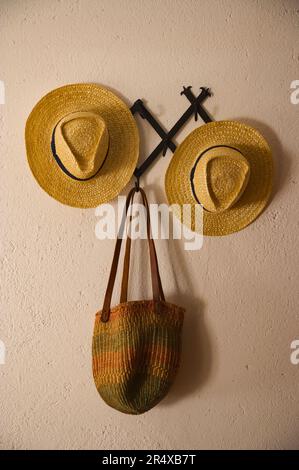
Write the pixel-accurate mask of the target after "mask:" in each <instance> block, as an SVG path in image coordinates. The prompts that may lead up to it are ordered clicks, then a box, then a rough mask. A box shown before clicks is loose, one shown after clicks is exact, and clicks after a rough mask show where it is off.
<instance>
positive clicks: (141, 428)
mask: <svg viewBox="0 0 299 470" xmlns="http://www.w3.org/2000/svg"><path fill="white" fill-rule="evenodd" d="M0 9H1V17H0V30H1V38H2V39H1V42H0V57H1V67H0V74H1V76H0V79H1V80H3V81H4V83H5V88H6V104H5V105H1V106H0V126H1V127H0V149H1V150H0V151H1V161H0V177H1V184H0V192H1V194H0V196H1V203H0V212H1V220H2V223H1V233H0V235H1V251H0V261H1V283H0V292H1V311H0V315H1V323H0V339H1V340H2V341H4V343H5V345H6V354H7V356H6V364H5V365H1V364H0V448H3V449H11V448H16V449H23V448H29V449H32V448H39V449H40V448H53V449H54V448H56V449H65V448H67V449H73V448H80V449H87V448H93V449H101V448H106V449H107V448H108V449H109V448H110V449H117V448H122V449H126V448H136V449H137V448H148V449H149V448H153V449H159V448H164V449H177V448H183V449H191V448H299V422H298V412H299V380H298V379H299V366H297V367H296V366H294V365H292V364H291V363H290V343H291V341H292V340H293V339H295V338H296V337H297V338H298V337H299V322H298V315H299V306H298V303H299V302H298V301H299V299H298V268H299V254H298V253H299V250H298V233H299V225H298V216H299V204H298V178H299V164H298V160H299V159H298V148H299V145H298V144H299V139H298V116H299V105H297V106H296V105H292V104H291V102H290V83H291V81H292V80H295V79H299V67H298V66H299V30H298V27H299V5H298V1H296V0H289V1H287V0H285V1H278V0H275V1H273V0H264V1H259V0H255V1H254V0H251V1H245V0H242V1H241V0H218V1H216V0H201V1H200V2H199V1H195V0H194V1H193V0H180V1H178V0H172V1H170V0H148V1H145V0H126V1H125V0H120V1H117V0H100V1H96V0H61V1H59V0H43V1H38V0H2V1H1V3H0ZM82 81H83V82H86V81H90V82H98V83H102V84H104V85H106V86H109V87H111V88H112V89H114V90H117V91H118V92H119V93H120V94H121V95H122V96H123V97H125V99H126V100H127V102H128V104H130V103H132V102H133V101H134V100H135V99H137V98H139V97H140V98H144V99H146V100H147V102H148V104H149V106H150V108H151V109H152V111H153V112H154V113H155V115H157V116H158V117H159V118H160V120H161V121H162V122H163V123H164V124H165V125H166V126H168V127H170V126H171V125H172V123H173V122H174V121H175V120H176V118H177V117H178V116H179V115H180V114H181V113H182V112H183V111H184V110H185V109H186V106H187V103H186V100H185V98H184V97H180V96H179V91H180V90H181V87H182V85H188V84H192V85H193V86H194V87H195V91H196V89H197V88H198V87H199V86H202V85H205V86H210V87H211V88H212V90H213V92H214V96H213V98H211V99H210V100H209V101H208V102H207V108H208V110H209V111H210V112H211V114H212V115H213V116H214V118H215V119H225V118H232V119H240V120H243V121H245V122H249V123H251V124H253V125H254V126H256V127H257V128H258V129H260V130H261V131H262V132H263V133H264V135H265V137H266V138H267V139H268V140H269V142H270V144H271V145H272V147H273V151H274V158H275V162H276V182H275V192H274V195H273V200H272V202H271V205H270V206H269V208H268V209H267V210H266V212H265V213H264V214H263V215H262V216H261V217H260V218H259V219H258V220H257V221H256V222H255V223H254V224H252V225H251V226H250V227H248V228H247V229H245V230H243V231H242V232H239V233H237V234H235V235H231V236H228V237H225V238H218V239H217V238H211V239H206V240H205V242H204V247H203V249H202V250H201V251H199V252H197V253H192V252H186V251H184V250H183V242H182V241H170V242H166V241H161V243H158V252H159V257H160V260H161V261H160V263H161V272H162V275H163V281H164V284H165V291H166V294H167V297H168V299H169V300H171V301H174V302H177V303H180V304H183V305H185V306H186V307H187V309H188V313H187V317H186V323H185V334H184V354H183V362H182V367H181V371H180V374H179V376H178V379H177V382H176V384H175V386H174V388H173V390H172V392H171V393H170V394H169V396H168V397H167V398H166V399H165V400H164V401H163V402H162V403H161V404H160V405H159V406H158V407H156V408H155V409H153V410H152V411H150V412H149V413H147V414H145V415H142V416H140V417H132V416H126V415H122V414H119V413H117V412H116V411H114V410H112V409H110V408H108V407H107V406H106V405H105V404H104V403H103V402H102V400H101V399H100V397H99V396H98V394H97V391H96V388H95V386H94V384H93V379H92V374H91V358H90V343H91V335H92V328H93V321H94V313H95V312H96V311H97V310H98V309H99V308H100V306H101V303H102V299H103V294H104V290H105V286H106V282H107V276H108V271H109V268H110V261H111V255H112V250H113V247H114V242H113V241H98V240H97V239H96V237H95V234H94V229H95V224H96V221H97V219H96V217H95V213H94V210H92V209H91V210H79V209H73V208H70V207H66V206H63V205H61V204H59V203H58V202H56V201H55V200H53V199H51V198H50V197H49V196H48V195H47V194H45V193H44V192H43V191H42V190H41V189H40V188H39V186H38V185H37V183H36V182H35V180H34V179H33V177H32V175H31V173H30V170H29V168H28V165H27V161H26V155H25V146H24V125H25V121H26V118H27V116H28V114H29V112H30V110H31V109H32V107H33V105H34V104H35V103H36V102H37V101H38V100H39V98H40V97H41V96H42V95H44V94H45V93H46V92H48V91H49V90H51V89H53V88H55V87H58V86H60V85H63V84H66V83H73V82H82ZM194 126H195V123H194V121H193V122H192V123H190V125H188V126H187V128H186V129H185V130H184V132H182V133H181V135H180V136H178V139H177V141H178V142H180V141H181V139H182V137H183V135H185V134H186V132H189V131H190V130H191V129H193V128H194ZM142 139H143V141H142V152H141V153H142V155H141V159H142V158H144V156H145V154H146V153H147V152H148V150H149V149H150V148H151V147H152V146H153V145H154V143H155V142H157V138H156V136H155V135H154V133H153V132H148V129H146V130H145V128H143V130H142ZM144 139H146V142H145V141H144ZM170 158H171V154H170V153H168V154H167V156H166V158H164V159H162V158H161V159H160V160H159V162H158V163H157V164H156V165H155V167H154V169H153V171H152V172H151V173H150V174H149V175H148V176H147V178H146V180H145V183H146V184H147V185H148V191H149V194H150V199H151V200H152V201H159V202H162V201H165V193H164V189H163V181H164V172H165V169H166V168H167V165H168V163H169V161H170ZM135 268H136V278H135V279H136V281H137V275H138V261H137V260H136V262H135ZM139 268H140V266H139ZM141 274H142V277H143V279H144V273H141V271H140V277H141ZM145 281H147V280H146V279H144V280H143V283H142V288H138V289H137V286H136V285H135V286H134V289H133V293H132V295H134V294H135V296H137V294H139V296H145V295H146V292H147V282H145Z"/></svg>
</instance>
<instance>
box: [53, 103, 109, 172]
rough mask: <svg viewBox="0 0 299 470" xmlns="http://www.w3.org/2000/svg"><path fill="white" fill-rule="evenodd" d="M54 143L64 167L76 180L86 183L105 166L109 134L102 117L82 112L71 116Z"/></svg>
mask: <svg viewBox="0 0 299 470" xmlns="http://www.w3.org/2000/svg"><path fill="white" fill-rule="evenodd" d="M54 143H55V150H56V154H57V155H58V156H59V158H60V160H61V162H62V164H63V165H64V167H65V168H67V170H68V171H69V172H70V173H72V174H73V175H74V176H75V177H76V178H80V179H86V178H90V177H92V176H93V175H94V174H95V173H96V172H97V171H98V170H99V169H100V167H101V165H102V164H103V163H104V160H105V158H106V155H107V151H108V147H109V133H108V129H107V126H106V123H105V121H104V120H103V119H102V118H101V117H100V116H99V115H98V114H96V113H94V112H88V111H81V112H76V113H70V114H68V115H67V116H65V117H64V118H63V119H62V120H61V121H60V122H59V123H58V124H57V126H56V128H55V130H54Z"/></svg>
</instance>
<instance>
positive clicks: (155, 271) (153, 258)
mask: <svg viewBox="0 0 299 470" xmlns="http://www.w3.org/2000/svg"><path fill="white" fill-rule="evenodd" d="M138 191H140V193H141V196H142V203H143V205H144V207H145V209H146V213H147V217H146V223H147V239H148V246H149V254H150V266H151V278H152V289H153V299H154V300H155V301H159V300H164V293H163V289H162V284H161V278H160V274H159V268H158V260H157V254H156V249H155V245H154V241H153V239H152V238H151V230H150V214H149V205H148V201H147V198H146V194H145V192H144V190H143V189H142V188H132V189H131V191H130V192H129V194H128V196H127V199H126V206H125V210H124V213H123V217H122V222H121V226H120V230H119V233H118V236H117V240H116V244H115V249H114V255H113V260H112V265H111V270H110V276H109V281H108V285H107V289H106V294H105V298H104V305H103V309H102V313H101V321H102V322H107V321H108V320H109V316H110V306H111V299H112V293H113V288H114V284H115V278H116V273H117V267H118V262H119V255H120V250H121V243H122V238H123V237H122V235H123V233H124V227H125V222H126V218H127V213H128V209H129V207H130V205H131V204H132V203H133V199H134V195H135V193H136V192H138ZM129 240H130V241H129ZM130 251H131V238H130V237H128V238H127V246H126V254H125V261H124V270H123V279H122V293H121V299H124V298H125V299H126V298H127V290H128V279H129V264H130ZM125 301H126V300H125Z"/></svg>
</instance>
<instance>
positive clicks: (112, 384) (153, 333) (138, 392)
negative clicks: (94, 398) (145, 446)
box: [92, 188, 185, 414]
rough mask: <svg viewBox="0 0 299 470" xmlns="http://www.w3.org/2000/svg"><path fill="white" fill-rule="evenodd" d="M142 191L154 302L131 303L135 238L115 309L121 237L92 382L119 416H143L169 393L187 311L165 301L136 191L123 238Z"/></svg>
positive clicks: (98, 325)
mask: <svg viewBox="0 0 299 470" xmlns="http://www.w3.org/2000/svg"><path fill="white" fill-rule="evenodd" d="M138 191H140V193H141V198H142V204H143V205H144V207H145V209H146V219H147V239H148V246H149V255H150V267H151V279H152V291H153V299H152V300H140V301H130V302H128V301H127V291H128V280H129V265H130V252H131V238H130V237H129V236H128V237H127V241H126V249H125V259H124V267H123V277H122V285H121V296H120V303H119V305H117V306H116V307H113V308H111V307H110V305H111V298H112V292H113V287H114V283H115V277H116V273H117V267H118V261H119V255H120V249H121V242H122V238H123V237H122V235H121V236H120V234H119V235H118V238H117V241H116V246H115V251H114V256H113V262H112V266H111V272H110V277H109V281H108V286H107V291H106V295H105V299H104V305H103V309H102V310H101V311H100V312H98V313H97V314H96V319H95V325H94V334H93V344H92V357H93V376H94V380H95V384H96V387H97V390H98V392H99V394H100V395H101V397H102V398H103V400H104V401H105V402H106V403H107V404H108V405H110V406H111V407H112V408H115V409H116V410H118V411H121V412H123V413H128V414H140V413H144V412H145V411H148V410H150V409H151V408H153V407H154V406H155V405H156V404H157V403H158V402H159V401H160V400H161V399H162V398H163V397H164V396H165V395H166V394H167V392H168V390H169V388H170V386H171V384H172V382H173V380H174V378H175V375H176V372H177V370H178V366H179V361H180V351H181V332H182V326H183V319H184V312H185V310H184V309H183V308H181V307H178V306H177V305H173V304H170V303H168V302H166V301H165V298H164V293H163V289H162V284H161V279H160V274H159V268H158V261H157V255H156V250H155V245H154V241H153V239H152V238H151V230H150V214H149V206H148V202H147V198H146V194H145V192H144V190H143V189H142V188H138V189H136V188H133V189H132V190H131V191H130V193H129V195H128V197H127V201H126V207H125V211H124V216H123V220H122V226H121V227H122V228H121V230H120V232H122V233H123V231H124V225H125V222H126V219H127V214H128V209H129V207H130V205H131V204H133V199H134V194H135V193H136V192H138Z"/></svg>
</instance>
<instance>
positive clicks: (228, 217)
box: [165, 121, 273, 236]
mask: <svg viewBox="0 0 299 470" xmlns="http://www.w3.org/2000/svg"><path fill="white" fill-rule="evenodd" d="M220 144H221V145H228V146H231V147H234V148H237V149H239V150H240V151H241V152H242V154H243V155H244V156H245V157H246V158H247V160H248V162H249V163H250V178H249V181H248V184H247V186H246V188H245V191H244V193H243V194H242V196H241V198H240V199H239V200H238V201H237V202H236V204H235V205H233V206H232V207H231V208H229V209H227V210H225V211H223V212H218V213H216V212H208V211H206V210H204V209H203V234H204V235H211V236H220V235H227V234H230V233H234V232H237V231H239V230H241V229H243V228H244V227H246V226H247V225H249V224H250V223H251V222H253V221H254V220H255V219H256V218H257V217H258V216H259V214H260V213H261V212H262V211H263V209H264V208H265V206H266V205H267V202H268V200H269V197H270V194H271V190H272V181H273V160H272V154H271V150H270V147H269V145H268V143H267V142H266V140H265V139H264V137H263V136H262V135H261V134H260V133H259V132H258V131H257V130H256V129H254V128H252V127H250V126H247V125H245V124H243V123H240V122H236V121H217V122H211V123H208V124H205V125H203V126H201V127H199V128H197V129H195V130H194V131H193V132H191V133H190V134H189V135H188V136H187V137H186V139H185V140H184V141H183V142H182V144H181V145H180V146H179V147H178V148H177V150H176V151H175V153H174V155H173V157H172V160H171V162H170V164H169V167H168V169H167V172H166V176H165V190H166V195H167V198H168V202H169V204H170V205H172V204H175V205H177V206H178V208H179V209H178V208H177V209H175V206H174V213H175V215H176V216H177V217H178V218H180V219H181V220H182V216H181V212H182V211H181V210H180V208H181V207H182V206H183V205H184V204H190V205H191V206H193V207H194V206H196V205H197V204H198V203H197V202H196V200H195V198H194V195H193V192H192V187H191V181H190V174H191V170H192V168H193V166H194V164H195V162H196V160H197V158H198V156H199V155H200V154H201V153H202V152H204V151H205V150H207V149H208V148H210V147H212V146H214V145H220ZM194 212H195V211H194V210H192V216H191V219H190V225H189V228H191V230H193V231H194V230H195V229H196V224H195V220H194Z"/></svg>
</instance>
